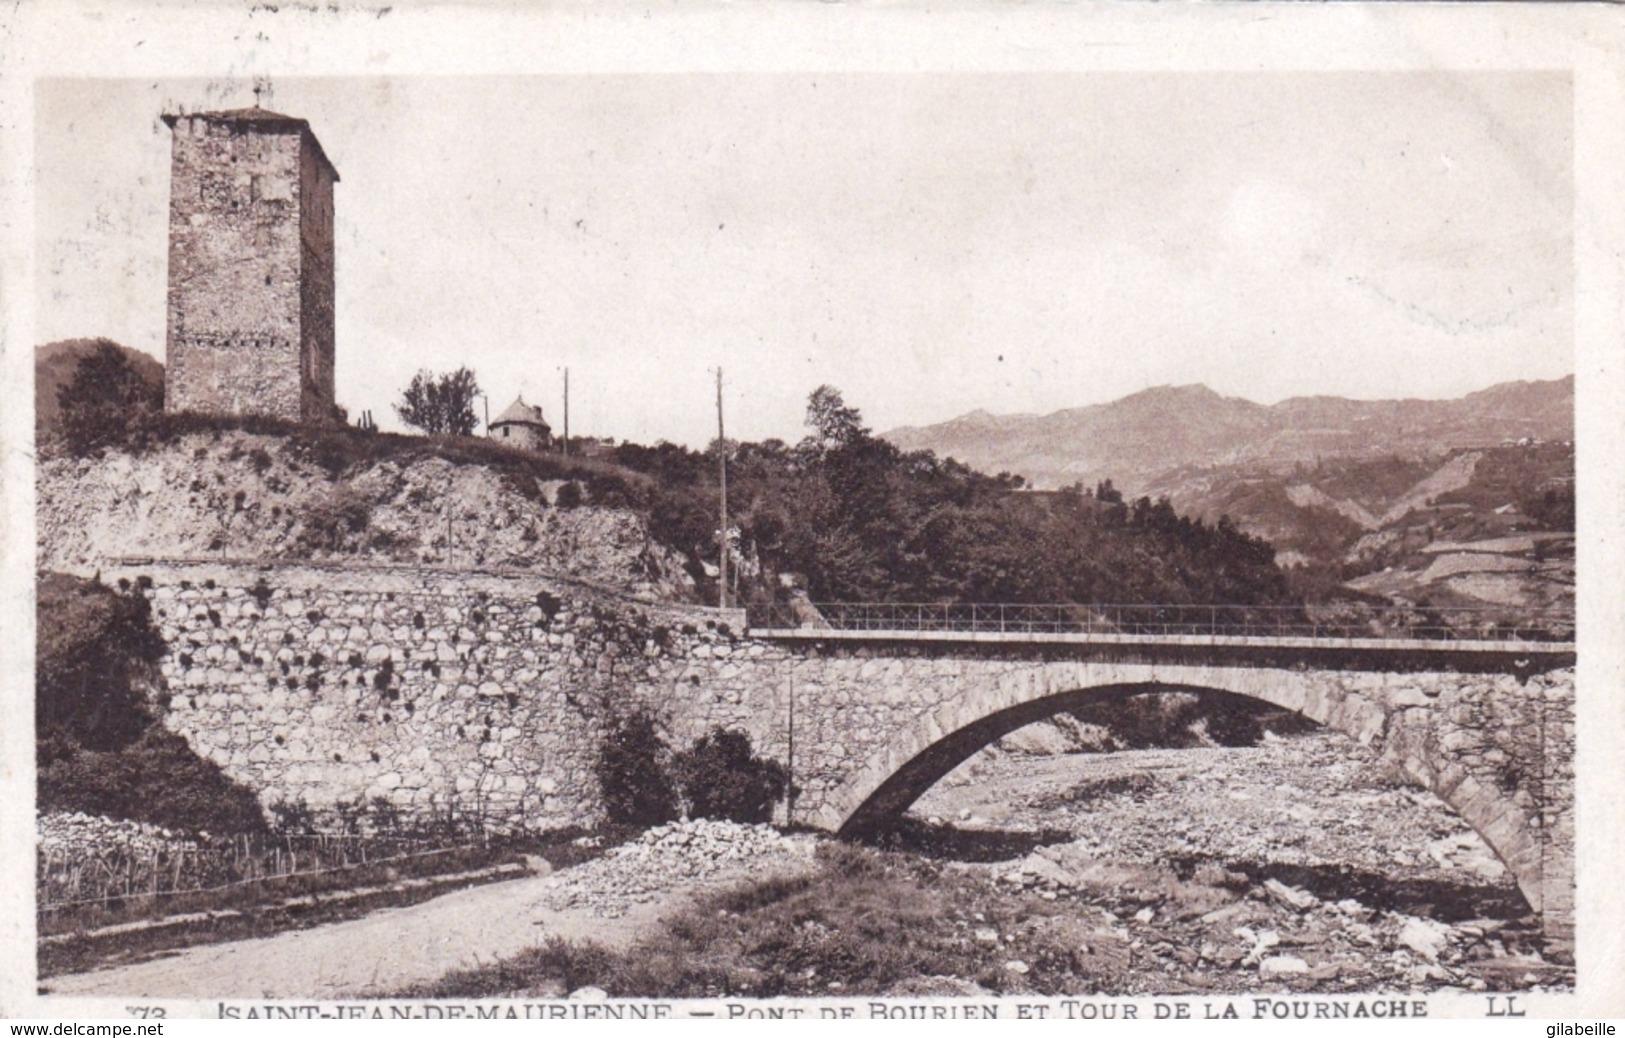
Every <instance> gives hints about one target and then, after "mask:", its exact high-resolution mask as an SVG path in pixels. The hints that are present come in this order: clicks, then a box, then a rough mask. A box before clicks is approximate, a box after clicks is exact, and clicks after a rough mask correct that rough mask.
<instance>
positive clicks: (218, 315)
mask: <svg viewBox="0 0 1625 1038" xmlns="http://www.w3.org/2000/svg"><path fill="white" fill-rule="evenodd" d="M163 120H164V122H165V123H166V124H168V126H169V127H170V129H171V130H172V131H173V141H172V148H171V153H172V161H171V173H170V190H169V331H168V340H167V342H168V348H167V357H166V363H165V370H166V373H165V387H164V388H165V392H164V407H165V409H166V410H169V411H197V412H202V413H205V414H226V415H267V416H270V417H274V418H283V419H287V420H289V421H297V422H305V423H309V424H323V423H327V422H330V421H333V420H334V418H335V416H336V408H335V406H334V395H333V354H334V333H333V185H334V184H335V183H337V181H338V179H339V175H338V171H337V170H335V169H334V168H333V164H332V163H331V162H330V161H329V160H328V158H327V155H326V153H325V152H324V151H323V150H322V146H321V143H320V142H319V141H317V140H316V135H315V134H314V133H312V132H311V129H310V124H309V123H307V122H306V121H305V120H303V119H296V118H294V117H292V116H287V115H279V114H278V113H276V112H271V111H267V110H265V109H263V108H244V109H237V110H235V111H228V112H195V113H185V114H175V115H165V116H164V117H163Z"/></svg>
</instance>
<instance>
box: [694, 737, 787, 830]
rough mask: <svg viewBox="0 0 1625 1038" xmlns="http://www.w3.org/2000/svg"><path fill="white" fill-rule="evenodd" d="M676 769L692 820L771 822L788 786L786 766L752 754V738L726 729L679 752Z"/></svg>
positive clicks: (702, 738) (701, 738) (697, 740)
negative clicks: (774, 807) (720, 819)
mask: <svg viewBox="0 0 1625 1038" xmlns="http://www.w3.org/2000/svg"><path fill="white" fill-rule="evenodd" d="M672 771H673V772H674V773H675V774H676V776H677V786H678V789H679V790H681V792H682V795H683V800H684V801H685V802H686V803H687V804H688V813H689V814H690V815H691V816H693V817H695V818H722V819H726V820H728V821H730V822H744V823H748V824H749V823H757V822H766V821H769V820H770V819H771V818H772V817H773V805H774V803H775V802H777V801H778V799H779V798H780V797H781V796H783V795H784V791H785V788H786V786H787V785H788V784H789V774H788V773H787V772H786V771H785V769H784V765H782V764H780V763H779V762H778V761H774V760H766V759H763V758H761V757H758V756H756V755H755V754H754V753H753V752H751V746H750V736H749V735H746V734H745V733H744V732H738V731H729V730H728V729H725V728H721V727H718V728H714V729H712V731H711V733H710V734H709V735H702V736H701V737H700V738H698V739H696V740H695V741H694V745H693V746H692V747H691V748H689V749H688V750H685V751H683V752H682V753H679V754H677V756H676V757H675V758H674V759H673V761H672Z"/></svg>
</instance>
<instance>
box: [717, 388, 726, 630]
mask: <svg viewBox="0 0 1625 1038" xmlns="http://www.w3.org/2000/svg"><path fill="white" fill-rule="evenodd" d="M717 473H718V482H719V483H720V484H721V485H722V529H721V530H719V531H718V532H717V541H718V542H719V543H720V544H721V547H722V553H721V562H720V564H719V568H718V580H717V604H718V605H719V606H721V607H722V608H723V609H726V608H728V438H727V436H726V435H725V434H724V433H723V431H722V368H720V367H718V368H717Z"/></svg>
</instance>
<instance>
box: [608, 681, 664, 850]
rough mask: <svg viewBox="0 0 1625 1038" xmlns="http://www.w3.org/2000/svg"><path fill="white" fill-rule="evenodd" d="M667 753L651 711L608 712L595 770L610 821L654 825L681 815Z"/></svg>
mask: <svg viewBox="0 0 1625 1038" xmlns="http://www.w3.org/2000/svg"><path fill="white" fill-rule="evenodd" d="M666 757H667V748H666V741H665V740H664V739H662V738H661V737H660V728H659V725H658V723H657V722H656V720H655V718H654V716H653V715H652V714H650V713H649V712H648V711H646V710H642V709H637V710H633V711H631V712H630V713H627V714H621V715H614V716H611V717H610V718H608V720H607V722H606V724H605V726H604V734H603V738H602V739H601V740H600V741H599V744H598V760H597V761H596V762H595V763H594V765H593V773H594V774H595V775H596V776H597V778H598V785H599V788H600V790H601V792H602V795H603V798H604V812H605V814H607V815H608V816H609V820H610V821H611V822H615V823H618V824H622V825H639V826H649V825H659V824H660V823H662V822H669V821H671V820H672V819H674V818H676V817H677V792H676V789H675V788H674V786H673V784H672V779H671V775H670V774H669V773H668V772H667V770H666Z"/></svg>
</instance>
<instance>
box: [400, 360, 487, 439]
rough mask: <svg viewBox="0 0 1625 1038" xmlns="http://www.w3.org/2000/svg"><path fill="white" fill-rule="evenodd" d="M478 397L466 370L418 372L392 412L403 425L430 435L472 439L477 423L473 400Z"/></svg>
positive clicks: (474, 383) (470, 374) (471, 375)
mask: <svg viewBox="0 0 1625 1038" xmlns="http://www.w3.org/2000/svg"><path fill="white" fill-rule="evenodd" d="M479 395H480V386H479V383H478V382H477V381H476V380H475V378H474V373H473V372H472V371H470V370H468V369H467V368H458V369H457V370H456V371H453V372H451V373H450V374H446V375H436V374H434V373H433V372H432V371H419V372H418V373H417V374H416V375H413V376H412V384H411V385H409V386H407V387H406V391H405V392H404V393H402V394H401V401H400V403H398V404H396V405H395V413H396V414H398V415H400V416H401V421H403V422H405V423H406V424H407V425H410V426H412V427H413V428H415V429H422V430H423V431H424V432H426V433H428V434H429V435H430V436H438V435H441V434H450V435H452V436H472V435H474V427H475V425H477V424H478V419H477V418H476V417H475V416H474V398H475V397H477V396H479Z"/></svg>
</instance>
